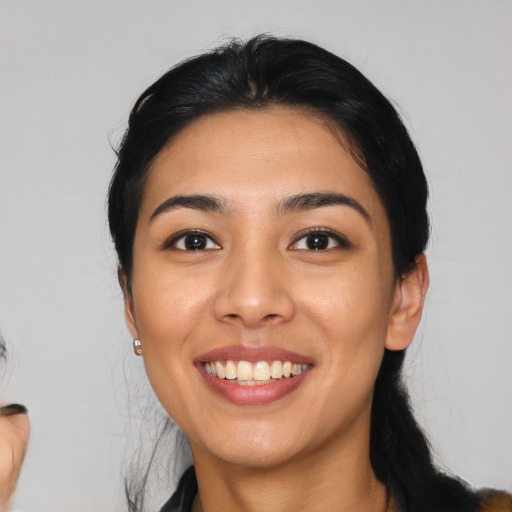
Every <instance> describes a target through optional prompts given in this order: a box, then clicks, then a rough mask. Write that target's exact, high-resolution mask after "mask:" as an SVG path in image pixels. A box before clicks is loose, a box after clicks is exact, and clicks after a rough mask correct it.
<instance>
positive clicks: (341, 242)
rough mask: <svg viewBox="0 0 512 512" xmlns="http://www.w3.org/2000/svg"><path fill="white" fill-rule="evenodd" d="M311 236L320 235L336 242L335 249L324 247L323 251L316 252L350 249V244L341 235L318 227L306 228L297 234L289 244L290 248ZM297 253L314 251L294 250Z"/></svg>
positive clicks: (312, 250)
mask: <svg viewBox="0 0 512 512" xmlns="http://www.w3.org/2000/svg"><path fill="white" fill-rule="evenodd" d="M313 235H322V236H326V237H328V238H330V239H331V240H334V241H335V242H336V246H335V247H326V248H325V249H316V251H319V252H323V251H327V250H329V249H336V248H337V249H350V248H351V247H352V244H351V243H350V242H349V241H348V239H347V238H346V237H345V236H343V235H342V234H341V233H338V232H336V231H333V230H332V229H329V228H320V227H314V228H308V229H305V230H304V231H301V232H300V233H298V234H297V236H296V237H295V239H294V241H293V242H292V243H291V244H290V247H293V246H296V245H297V244H298V242H300V241H301V240H302V239H306V238H307V237H308V236H313ZM296 250H298V251H311V252H315V249H310V248H307V249H296Z"/></svg>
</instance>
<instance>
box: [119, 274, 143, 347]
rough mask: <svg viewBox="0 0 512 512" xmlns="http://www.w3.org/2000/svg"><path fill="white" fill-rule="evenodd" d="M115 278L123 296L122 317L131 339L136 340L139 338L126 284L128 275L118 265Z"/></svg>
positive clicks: (133, 307)
mask: <svg viewBox="0 0 512 512" xmlns="http://www.w3.org/2000/svg"><path fill="white" fill-rule="evenodd" d="M117 279H118V280H119V286H121V290H123V297H124V319H125V322H126V326H127V327H128V330H129V331H130V334H131V335H132V339H134V340H136V339H138V338H139V330H138V329H137V322H136V315H135V306H134V304H133V295H132V291H131V289H130V285H129V284H128V276H127V275H126V272H125V271H124V269H123V268H122V267H119V270H118V271H117Z"/></svg>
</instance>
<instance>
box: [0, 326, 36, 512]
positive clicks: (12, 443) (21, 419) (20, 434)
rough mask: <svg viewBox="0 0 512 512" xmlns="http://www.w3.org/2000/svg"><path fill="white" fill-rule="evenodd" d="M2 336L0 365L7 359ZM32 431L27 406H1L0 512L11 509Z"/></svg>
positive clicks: (0, 340)
mask: <svg viewBox="0 0 512 512" xmlns="http://www.w3.org/2000/svg"><path fill="white" fill-rule="evenodd" d="M5 354H6V347H5V341H4V340H3V338H2V337H1V336H0V365H1V363H2V362H4V360H5V359H6V355H5ZM29 431H30V425H29V420H28V416H27V408H26V407H25V406H24V405H20V404H9V405H3V406H0V512H4V511H5V510H8V509H9V504H10V502H11V498H12V495H13V493H14V490H15V488H16V483H17V481H18V477H19V475H20V471H21V465H22V463H23V459H24V457H25V450H26V448H27V443H28V436H29Z"/></svg>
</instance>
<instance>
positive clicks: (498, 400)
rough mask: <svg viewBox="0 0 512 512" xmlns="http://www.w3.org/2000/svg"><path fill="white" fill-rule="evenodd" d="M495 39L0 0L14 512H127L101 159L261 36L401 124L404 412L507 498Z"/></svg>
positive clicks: (422, 19) (506, 225)
mask: <svg viewBox="0 0 512 512" xmlns="http://www.w3.org/2000/svg"><path fill="white" fill-rule="evenodd" d="M511 28H512V2H511V1H510V0H424V1H411V0H385V1H382V0H314V1H313V0H312V1H306V0H294V1H292V0H286V1H279V0H258V1H251V2H246V1H241V0H222V1H215V0H211V1H207V0H187V1H186V2H185V1H174V0H167V1H165V0H145V1H134V0H132V1H128V0H123V1H121V0H101V1H99V0H73V1H69V0H23V1H19V0H3V1H0V70H1V71H0V72H1V81H0V87H1V89H0V116H1V117H0V144H1V146H0V148H1V152H0V173H1V174H0V328H1V330H2V333H3V335H4V337H5V338H6V340H7V341H8V344H9V350H10V363H9V370H8V372H7V374H6V375H5V376H4V379H3V384H2V385H3V387H4V389H3V390H2V395H3V396H4V399H6V400H16V401H20V402H22V403H24V404H26V405H27V406H28V407H29V409H30V411H31V419H32V428H33V430H32V439H31V442H30V447H29V451H28V456H27V460H26V467H25V468H24V471H23V474H22V478H21V481H20V485H19V489H18V493H17V498H16V507H17V509H19V510H22V511H23V512H64V511H65V512H79V511H84V512H85V511H88V512H91V511H93V512H106V511H109V512H112V511H121V510H125V509H126V507H125V505H124V502H123V499H122V485H123V484H122V478H121V470H122V467H124V466H125V464H126V459H127V458H128V459H129V457H130V454H131V450H133V449H134V445H133V443H132V441H130V433H129V432H130V427H129V424H130V422H131V421H132V420H131V419H130V417H131V416H132V415H133V407H131V406H130V403H131V398H130V397H128V396H127V395H128V394H129V393H128V391H127V390H128V389H129V386H130V385H131V384H132V382H131V381H132V380H134V381H137V380H139V379H143V375H142V373H143V369H142V363H141V361H140V359H136V358H135V357H133V356H132V351H131V350H132V349H131V339H130V336H129V334H128V332H127V330H126V328H125V326H124V320H123V313H122V297H121V294H120V291H119V289H118V286H117V281H116V277H115V267H116V262H115V258H114V254H113V251H112V247H111V244H110V240H109V236H108V230H107V227H106V215H105V195H106V191H107V186H108V182H109V178H110V174H111V170H112V167H113V165H114V162H115V156H114V153H113V151H112V149H111V144H112V145H114V146H115V145H116V144H117V143H118V141H119V139H120V137H121V136H122V133H123V131H124V128H125V126H126V120H127V115H128V112H129V109H130V108H131V106H132V104H133V102H134V101H135V99H136V98H137V96H138V95H139V94H140V92H142V90H143V89H144V88H145V87H146V86H147V85H149V83H151V82H152V81H153V80H154V79H156V78H157V77H158V76H159V75H160V74H162V73H163V72H164V71H165V70H167V69H168V68H169V67H170V66H171V65H173V64H175V63H176V62H178V61H179V60H181V59H183V58H185V57H189V56H191V55H193V54H196V53H199V52H201V51H204V50H206V49H208V48H211V47H212V46H214V45H215V44H217V43H219V42H221V41H224V40H226V38H227V37H230V36H239V37H244V38H245V37H249V36H252V35H255V34H257V33H260V32H270V33H273V34H276V35H280V36H298V37H302V38H307V39H310V40H312V41H314V42H316V43H318V44H320V45H322V46H325V47H326V48H328V49H329V50H331V51H333V52H334V53H337V54H338V55H340V56H342V57H345V58H347V59H348V60H349V61H351V62H352V63H353V64H355V65H356V66H357V67H358V68H360V69H361V70H362V71H363V72H364V73H365V74H366V75H367V76H368V77H369V78H370V79H371V80H372V81H374V83H375V84H376V85H377V86H378V87H379V88H380V89H381V90H382V91H383V92H384V93H385V94H386V95H387V96H388V97H390V98H391V99H392V100H393V101H394V102H395V103H396V105H397V108H398V109H399V111H400V112H401V114H402V116H403V117H404V120H405V123H406V125H407V127H408V128H409V129H410V132H411V135H412V137H413V139H414V141H415V143H416V144H417V147H418V149H419V152H420V154H421V157H422V159H423V162H424V165H425V169H426V173H427V176H428V178H429V180H430V185H431V202H430V211H431V215H432V219H433V232H432V241H431V244H430V248H429V251H428V257H429V261H430V269H431V289H430V292H429V295H428V300H427V306H426V312H425V316H424V320H423V322H422V326H421V328H420V332H419V333H418V335H417V337H416V341H415V345H414V349H413V350H412V351H411V352H410V354H409V358H408V365H407V368H406V373H407V376H408V380H409V382H410V388H411V393H412V399H413V403H414V406H415V408H416V410H417V412H418V416H419V418H420V420H421V422H422V424H423V425H424V426H425V428H426V430H427V431H428V432H429V434H430V438H431V440H432V444H433V446H434V448H435V451H436V454H437V460H438V461H439V462H440V464H442V467H444V468H446V469H448V470H450V471H453V472H454V473H456V474H458V475H460V476H461V477H463V478H464V479H466V480H468V481H469V482H471V483H472V484H474V485H476V486H492V487H499V488H506V489H509V490H511V489H512V405H511V396H512V377H511V375H512V372H511V371H510V368H511V361H512V335H511V332H512V286H511V285H512V263H511V259H512V257H511V256H512V207H511V204H512V201H511V195H512V153H511V136H512V126H511V125H512V123H511V118H512V102H511V91H512V80H511V63H512V59H511V49H512V44H511V33H512V30H511ZM141 389H143V385H142V388H141ZM141 393H142V394H143V392H142V391H141ZM132 398H133V397H132ZM127 425H128V426H127ZM132 437H133V436H132ZM136 437H137V436H135V437H134V439H136ZM127 440H128V441H127ZM127 442H128V445H127ZM130 443H132V445H131V444H130ZM171 490H172V489H168V490H167V491H168V493H170V491H171Z"/></svg>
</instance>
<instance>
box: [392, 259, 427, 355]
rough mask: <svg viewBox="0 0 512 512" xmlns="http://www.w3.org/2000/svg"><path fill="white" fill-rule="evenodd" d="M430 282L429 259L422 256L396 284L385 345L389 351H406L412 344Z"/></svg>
mask: <svg viewBox="0 0 512 512" xmlns="http://www.w3.org/2000/svg"><path fill="white" fill-rule="evenodd" d="M428 282H429V278H428V266H427V259H426V258H425V255H424V254H420V255H419V256H417V257H416V266H415V268H414V269H413V270H412V271H411V272H410V273H409V274H407V275H405V276H403V277H402V279H401V280H400V281H399V282H398V283H397V284H396V288H395V295H394V299H393V308H392V310H391V315H390V317H389V323H388V333H387V337H386V345H385V346H386V348H387V349H388V350H404V349H406V348H407V347H408V346H409V345H410V344H411V342H412V339H413V337H414V333H415V332H416V329H417V327H418V325H419V323H420V320H421V314H422V312H423V304H424V303H425V295H426V293H427V289H428Z"/></svg>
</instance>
